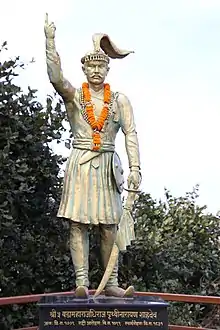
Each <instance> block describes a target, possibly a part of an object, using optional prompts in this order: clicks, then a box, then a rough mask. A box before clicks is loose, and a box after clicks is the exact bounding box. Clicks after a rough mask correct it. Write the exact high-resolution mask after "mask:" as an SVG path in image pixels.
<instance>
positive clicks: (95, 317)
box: [38, 295, 168, 330]
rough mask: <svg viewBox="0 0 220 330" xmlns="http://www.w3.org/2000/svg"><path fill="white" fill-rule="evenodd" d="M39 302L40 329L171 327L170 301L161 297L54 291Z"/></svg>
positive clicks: (151, 328)
mask: <svg viewBox="0 0 220 330" xmlns="http://www.w3.org/2000/svg"><path fill="white" fill-rule="evenodd" d="M38 306H39V330H55V329H56V330H70V329H73V328H76V329H79V330H80V329H85V330H86V329H89V330H98V329H100V330H101V329H106V330H107V329H109V330H110V329H111V330H116V329H118V328H120V329H121V330H131V329H135V328H137V327H138V329H139V330H142V329H145V330H146V329H149V330H168V315H167V307H168V303H166V302H165V301H164V300H162V299H160V298H158V297H148V296H137V297H134V298H122V299H120V298H114V297H105V296H99V297H98V298H95V299H94V298H93V297H92V296H90V297H89V299H76V298H75V297H74V296H73V295H72V296H66V295H59V296H57V295H54V296H44V297H42V298H41V300H40V302H39V304H38Z"/></svg>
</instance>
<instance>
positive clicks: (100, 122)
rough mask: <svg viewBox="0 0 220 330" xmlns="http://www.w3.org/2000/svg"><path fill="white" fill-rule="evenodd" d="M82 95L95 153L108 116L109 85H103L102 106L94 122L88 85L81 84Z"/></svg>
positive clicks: (99, 145)
mask: <svg viewBox="0 0 220 330" xmlns="http://www.w3.org/2000/svg"><path fill="white" fill-rule="evenodd" d="M82 93H83V99H84V102H85V111H86V114H87V121H88V123H89V124H90V126H91V127H92V129H93V136H92V137H93V144H94V146H93V150H94V151H97V150H99V149H100V147H101V136H100V131H101V130H102V128H103V126H104V124H105V121H106V119H107V118H108V115H109V104H110V101H111V90H110V85H109V84H104V106H103V108H102V111H101V113H100V116H99V118H98V119H97V120H96V118H95V114H94V107H93V104H92V100H91V93H90V90H89V84H88V83H83V84H82Z"/></svg>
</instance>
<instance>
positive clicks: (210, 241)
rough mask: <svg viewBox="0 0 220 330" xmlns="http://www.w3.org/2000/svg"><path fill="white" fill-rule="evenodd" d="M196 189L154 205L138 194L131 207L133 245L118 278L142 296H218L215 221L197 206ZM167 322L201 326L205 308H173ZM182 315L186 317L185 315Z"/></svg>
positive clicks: (219, 267)
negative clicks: (148, 293) (146, 293)
mask: <svg viewBox="0 0 220 330" xmlns="http://www.w3.org/2000/svg"><path fill="white" fill-rule="evenodd" d="M198 189H199V187H198V186H196V187H195V188H194V189H193V191H192V192H189V193H186V195H185V196H184V197H179V198H175V197H173V196H172V194H171V193H170V192H169V191H167V190H165V197H166V201H165V202H161V201H159V203H157V202H156V201H155V200H153V199H152V198H151V197H150V195H148V194H144V193H143V194H141V196H140V198H139V199H138V201H137V202H136V205H135V208H134V214H133V216H134V218H135V220H136V241H135V243H134V244H133V245H132V246H131V248H130V249H129V252H128V253H127V254H126V255H125V256H124V259H123V262H122V265H121V278H123V281H124V282H127V281H128V279H131V278H133V282H134V283H135V285H136V288H137V289H139V290H142V291H157V292H171V293H184V294H200V295H220V282H219V273H220V250H219V236H220V228H219V220H220V219H219V216H214V215H212V214H206V213H205V212H204V211H205V209H206V207H205V206H203V207H199V206H198V205H197V198H198V197H199V195H198ZM171 311H172V312H171V313H170V322H171V321H172V322H173V323H175V324H180V323H182V324H185V325H186V324H188V325H199V322H200V320H201V319H203V318H204V317H205V315H206V313H208V312H210V308H209V307H207V306H198V305H189V304H188V305H184V306H183V305H182V304H177V303H175V304H172V309H171ZM183 311H184V313H183Z"/></svg>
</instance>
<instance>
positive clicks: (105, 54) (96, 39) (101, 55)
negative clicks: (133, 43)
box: [81, 33, 134, 64]
mask: <svg viewBox="0 0 220 330" xmlns="http://www.w3.org/2000/svg"><path fill="white" fill-rule="evenodd" d="M92 39H93V48H94V50H93V51H91V52H88V53H86V55H85V56H83V57H82V58H81V62H82V64H84V63H86V62H89V61H104V62H106V63H109V61H110V58H124V57H126V56H127V55H129V54H131V53H134V52H133V51H127V50H121V49H119V48H117V47H116V45H115V44H114V43H113V42H112V40H111V39H110V38H109V36H108V35H107V34H103V33H95V34H94V35H93V37H92Z"/></svg>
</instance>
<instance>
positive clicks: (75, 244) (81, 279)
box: [70, 222, 89, 298]
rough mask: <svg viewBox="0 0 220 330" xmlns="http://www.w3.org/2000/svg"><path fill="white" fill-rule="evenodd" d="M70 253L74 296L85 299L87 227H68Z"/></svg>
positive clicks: (87, 266) (72, 225) (87, 251)
mask: <svg viewBox="0 0 220 330" xmlns="http://www.w3.org/2000/svg"><path fill="white" fill-rule="evenodd" d="M70 252H71V256H72V261H73V266H74V269H75V274H76V291H75V296H76V297H78V298H87V297H88V296H89V293H88V287H89V279H88V272H89V262H88V257H89V236H88V226H87V225H84V224H81V223H77V222H73V223H71V225H70Z"/></svg>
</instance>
